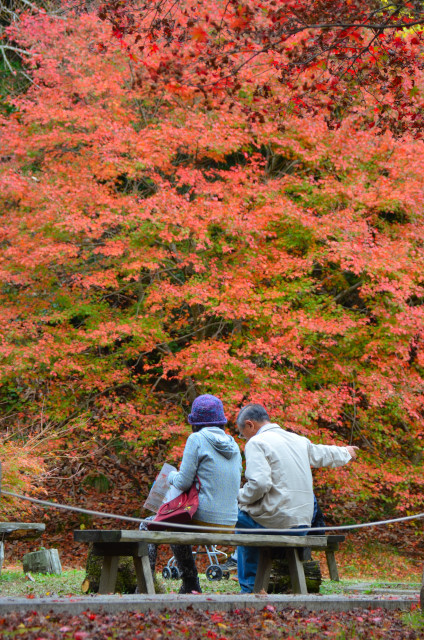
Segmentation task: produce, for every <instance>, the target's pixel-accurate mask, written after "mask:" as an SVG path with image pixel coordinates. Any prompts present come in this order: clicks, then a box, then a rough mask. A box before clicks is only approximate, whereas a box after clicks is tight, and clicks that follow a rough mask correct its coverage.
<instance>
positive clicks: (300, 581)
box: [74, 529, 345, 594]
mask: <svg viewBox="0 0 424 640" xmlns="http://www.w3.org/2000/svg"><path fill="white" fill-rule="evenodd" d="M344 539H345V537H344V536H284V535H265V534H261V535H258V534H253V533H252V534H240V533H239V534H237V533H213V532H212V533H195V532H189V533H188V532H185V533H180V532H171V531H140V530H139V529H137V530H119V529H116V530H109V531H101V530H94V529H92V530H87V529H86V530H83V531H80V530H77V531H74V540H75V541H76V542H85V543H92V544H93V553H94V554H95V555H97V556H102V557H103V563H102V572H101V575H100V586H99V593H102V594H104V593H113V592H114V591H115V586H116V578H117V573H118V563H119V557H120V556H132V557H133V560H134V567H135V572H136V576H137V586H138V591H139V593H149V594H153V593H155V589H154V586H153V576H152V572H151V569H150V564H149V558H148V548H147V545H148V544H170V543H172V544H191V545H219V546H231V547H236V546H244V547H260V555H259V565H258V571H257V574H256V581H255V587H254V592H255V593H259V592H260V591H262V590H263V589H264V590H265V591H266V590H267V588H268V584H269V578H270V573H271V566H272V549H275V548H277V549H282V548H283V549H285V551H286V555H287V560H288V564H289V571H290V579H291V583H292V588H293V591H294V593H302V594H306V593H308V590H307V587H306V581H305V572H304V569H303V563H302V562H301V560H300V558H299V553H298V552H299V549H304V548H307V547H310V548H311V549H315V550H322V551H325V553H326V557H327V563H328V568H329V571H330V578H331V579H332V580H339V575H338V571H337V565H336V560H335V556H334V552H335V551H336V550H337V549H338V545H339V542H342V541H343V540H344Z"/></svg>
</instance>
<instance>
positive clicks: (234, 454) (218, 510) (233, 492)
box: [149, 394, 242, 593]
mask: <svg viewBox="0 0 424 640" xmlns="http://www.w3.org/2000/svg"><path fill="white" fill-rule="evenodd" d="M188 421H189V423H190V424H191V425H192V430H193V433H192V434H191V435H190V436H189V437H188V439H187V442H186V446H185V448H184V453H183V459H182V461H181V466H180V470H179V471H171V473H170V474H169V476H168V481H169V482H170V484H171V485H173V486H174V487H176V488H177V489H180V490H181V491H186V490H187V489H189V488H190V487H191V485H192V484H193V482H194V481H195V478H196V476H197V477H198V478H199V480H200V491H199V508H198V510H197V511H196V514H195V517H194V518H193V521H192V522H193V524H194V525H196V524H197V525H203V526H208V527H211V526H212V527H217V530H221V531H229V530H230V531H232V530H233V529H234V526H235V523H236V521H237V513H238V509H237V494H238V491H239V488H240V480H241V470H242V463H241V454H240V449H239V447H238V445H237V443H236V442H235V440H234V438H233V437H232V436H230V435H228V434H226V433H225V431H224V425H225V424H226V423H227V418H226V417H225V414H224V407H223V405H222V402H221V400H220V399H219V398H217V397H215V396H212V395H209V394H205V395H202V396H199V397H198V398H196V399H195V401H194V402H193V404H192V407H191V413H190V415H189V416H188ZM171 548H172V552H173V554H174V557H175V560H176V562H177V565H178V569H179V570H180V573H181V577H182V585H181V588H180V591H179V593H191V592H192V591H197V592H201V588H200V584H199V578H198V573H197V568H196V563H195V561H194V558H193V553H192V548H191V546H190V545H171ZM151 551H153V550H151ZM149 555H150V559H151V565H152V564H154V560H155V558H154V557H153V556H152V553H150V554H149ZM152 571H153V567H152Z"/></svg>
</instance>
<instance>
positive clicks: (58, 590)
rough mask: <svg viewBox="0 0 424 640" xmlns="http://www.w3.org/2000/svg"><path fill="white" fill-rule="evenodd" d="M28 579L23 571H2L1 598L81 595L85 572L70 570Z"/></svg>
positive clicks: (38, 575) (34, 575)
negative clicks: (59, 573)
mask: <svg viewBox="0 0 424 640" xmlns="http://www.w3.org/2000/svg"><path fill="white" fill-rule="evenodd" d="M30 575H31V578H29V577H28V576H27V575H26V574H25V573H23V571H16V570H12V571H10V570H7V569H6V570H5V569H3V570H2V573H1V576H0V595H1V596H17V597H19V596H24V597H25V596H31V595H33V596H39V597H42V596H68V595H75V594H81V584H82V581H83V579H84V576H85V571H82V570H79V569H71V570H68V571H63V572H62V574H61V575H60V576H58V575H56V574H50V573H34V574H30Z"/></svg>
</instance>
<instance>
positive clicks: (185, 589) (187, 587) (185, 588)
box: [178, 578, 202, 593]
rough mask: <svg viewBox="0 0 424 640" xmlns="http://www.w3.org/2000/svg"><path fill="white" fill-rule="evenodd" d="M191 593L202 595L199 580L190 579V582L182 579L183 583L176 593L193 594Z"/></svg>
mask: <svg viewBox="0 0 424 640" xmlns="http://www.w3.org/2000/svg"><path fill="white" fill-rule="evenodd" d="M193 591H196V593H202V589H201V588H200V582H199V578H194V579H193V578H191V580H184V579H183V583H182V585H181V587H180V590H179V591H178V593H193Z"/></svg>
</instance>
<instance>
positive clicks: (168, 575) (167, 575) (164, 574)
mask: <svg viewBox="0 0 424 640" xmlns="http://www.w3.org/2000/svg"><path fill="white" fill-rule="evenodd" d="M171 577H172V573H171V569H170V568H169V567H164V568H163V569H162V578H165V580H170V579H171Z"/></svg>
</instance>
